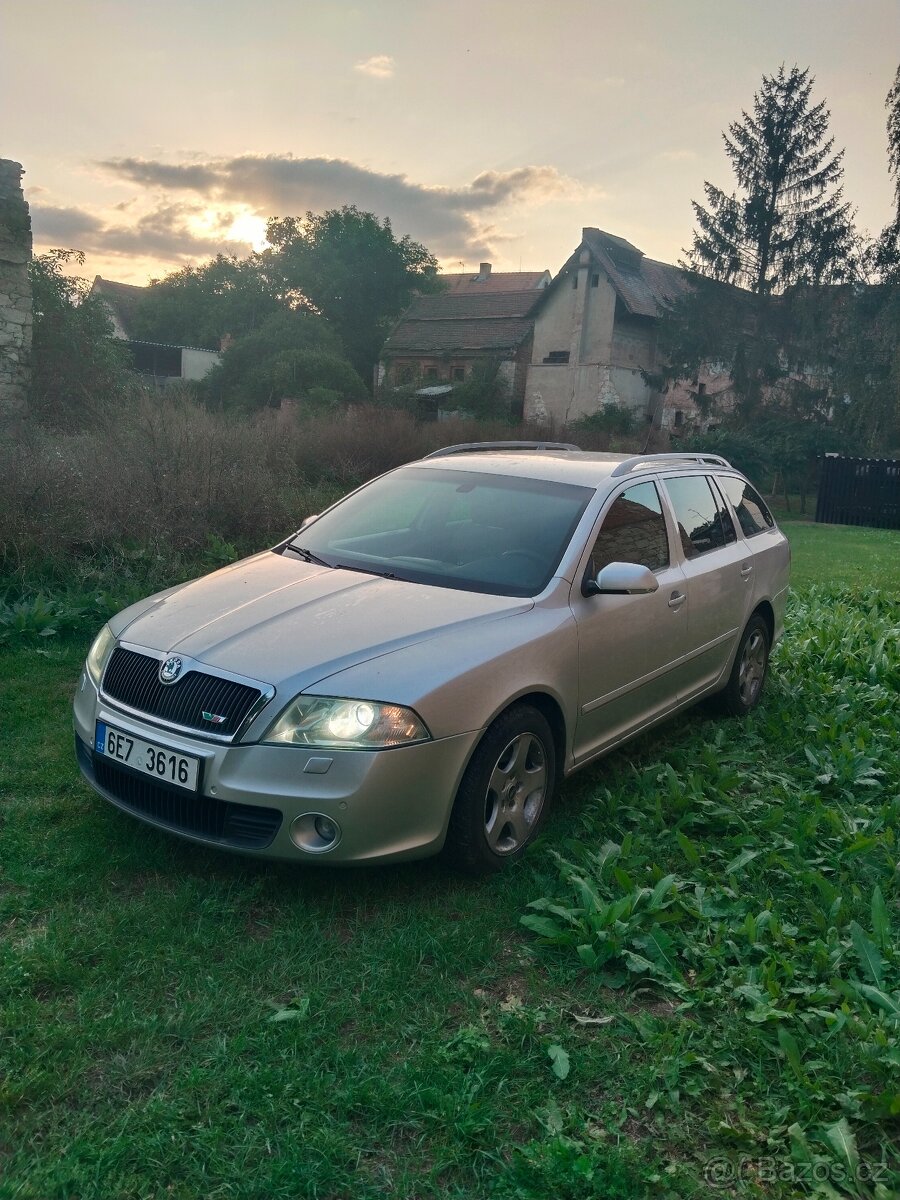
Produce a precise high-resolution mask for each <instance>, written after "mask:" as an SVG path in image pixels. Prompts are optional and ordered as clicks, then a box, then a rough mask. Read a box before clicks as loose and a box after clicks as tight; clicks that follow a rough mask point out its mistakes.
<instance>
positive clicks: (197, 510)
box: [0, 389, 548, 573]
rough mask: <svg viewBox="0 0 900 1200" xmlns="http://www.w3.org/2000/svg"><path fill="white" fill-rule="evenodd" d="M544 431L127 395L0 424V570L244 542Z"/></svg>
mask: <svg viewBox="0 0 900 1200" xmlns="http://www.w3.org/2000/svg"><path fill="white" fill-rule="evenodd" d="M546 436H548V434H547V431H546V430H543V429H540V428H536V427H528V426H517V427H515V428H512V427H510V426H508V425H502V424H497V425H490V424H484V423H478V422H474V421H440V422H431V423H417V422H416V421H415V419H414V418H413V417H412V416H411V415H409V414H408V413H404V412H400V411H397V410H394V409H389V408H376V407H360V408H355V409H350V410H348V411H347V412H345V413H342V414H340V415H337V416H332V415H319V416H310V417H304V416H303V415H301V414H299V413H297V412H290V411H288V412H275V411H266V412H263V413H260V414H257V415H255V416H250V417H248V416H238V415H223V414H221V413H214V412H210V411H209V410H207V409H205V408H203V407H202V406H201V405H199V404H198V403H196V401H195V400H194V399H193V398H192V397H191V395H190V394H189V393H187V392H178V391H172V392H166V393H164V394H156V393H153V394H148V393H147V392H145V391H143V390H142V389H136V390H135V391H134V392H133V393H132V394H131V395H130V396H129V398H128V400H127V402H126V403H125V404H124V405H122V406H121V407H118V408H116V409H110V410H107V411H105V412H104V414H103V415H102V416H101V417H100V419H99V420H98V422H97V423H96V424H94V425H93V426H92V427H91V428H90V429H87V430H82V431H79V432H75V433H60V432H58V431H52V430H48V429H45V428H43V427H41V426H40V425H37V424H25V425H23V426H20V427H19V428H18V429H17V430H15V431H12V430H7V431H6V432H5V433H3V432H0V556H2V561H3V564H4V567H5V569H6V571H7V573H8V572H10V571H15V570H21V569H23V568H25V567H27V565H28V564H29V563H34V562H40V561H44V560H47V559H51V558H52V559H60V558H69V559H71V560H72V561H73V569H75V568H74V559H76V558H77V559H80V560H82V561H83V560H85V559H87V558H90V556H91V555H97V554H102V556H104V557H105V559H106V560H107V561H114V560H115V556H116V554H117V553H119V552H121V551H122V550H123V548H124V549H127V550H128V551H129V552H143V551H146V552H148V553H153V554H167V553H173V552H177V553H185V554H192V553H197V552H200V551H202V550H203V549H204V548H205V547H207V546H208V545H209V543H210V540H211V539H214V540H216V539H217V540H219V541H225V542H229V543H234V544H236V545H237V546H238V547H239V548H240V549H241V550H250V549H252V548H254V547H260V546H264V545H267V544H271V542H272V541H274V540H276V539H277V538H279V537H281V536H283V535H284V534H286V533H288V532H290V531H291V530H292V529H295V528H296V527H297V526H298V525H299V523H300V521H301V520H302V518H303V517H304V516H306V515H308V514H309V513H311V512H317V511H320V510H321V509H322V508H323V507H325V506H326V505H327V504H329V503H331V502H332V501H333V500H335V499H336V498H337V497H338V496H339V495H340V494H341V493H342V492H345V491H348V490H349V489H351V488H353V487H355V486H357V485H358V484H360V483H363V482H365V480H367V479H370V478H372V477H373V476H375V475H378V474H381V473H382V472H383V471H387V470H390V469H391V468H392V467H396V466H399V465H400V464H401V463H404V462H409V461H411V460H414V459H417V458H420V457H421V456H422V455H423V454H427V453H428V452H429V451H430V450H434V449H437V448H438V447H439V446H444V445H448V444H450V443H456V442H470V441H486V440H510V439H518V438H540V437H546Z"/></svg>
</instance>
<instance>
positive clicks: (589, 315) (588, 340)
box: [580, 266, 616, 363]
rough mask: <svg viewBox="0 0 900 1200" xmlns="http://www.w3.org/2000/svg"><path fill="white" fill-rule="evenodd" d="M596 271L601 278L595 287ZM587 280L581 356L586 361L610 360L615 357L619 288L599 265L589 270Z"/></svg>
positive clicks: (600, 361)
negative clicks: (613, 339)
mask: <svg viewBox="0 0 900 1200" xmlns="http://www.w3.org/2000/svg"><path fill="white" fill-rule="evenodd" d="M594 275H599V276H600V279H599V281H598V283H597V286H596V287H591V279H592V277H593V276H594ZM586 283H587V290H586V292H585V303H584V328H583V332H582V337H581V355H580V358H581V361H582V362H588V363H608V362H610V361H611V358H610V355H611V343H612V337H613V322H614V320H615V314H616V292H615V289H614V288H613V286H612V284H611V283H610V282H609V279H608V278H607V277H606V275H605V274H604V273H603V271H601V270H600V269H599V268H598V267H595V266H592V267H591V268H590V270H589V271H588V274H587V279H586Z"/></svg>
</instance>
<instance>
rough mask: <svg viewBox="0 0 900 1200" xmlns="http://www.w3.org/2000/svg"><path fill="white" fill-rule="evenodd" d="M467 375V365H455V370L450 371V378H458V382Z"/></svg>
mask: <svg viewBox="0 0 900 1200" xmlns="http://www.w3.org/2000/svg"><path fill="white" fill-rule="evenodd" d="M465 377H466V368H465V367H454V368H453V370H452V371H451V372H450V378H451V379H453V380H456V381H457V382H458V381H460V380H462V379H465Z"/></svg>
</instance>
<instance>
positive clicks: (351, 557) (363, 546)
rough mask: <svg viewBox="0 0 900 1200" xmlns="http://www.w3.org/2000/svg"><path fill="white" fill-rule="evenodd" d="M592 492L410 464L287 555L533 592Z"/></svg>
mask: <svg viewBox="0 0 900 1200" xmlns="http://www.w3.org/2000/svg"><path fill="white" fill-rule="evenodd" d="M592 494H593V490H592V489H591V488H586V487H575V486H573V485H571V484H566V483H550V482H547V481H546V480H542V479H521V478H517V477H514V476H509V475H488V474H482V473H481V472H477V471H452V470H438V469H434V468H428V467H404V468H402V469H401V470H399V471H393V472H392V473H391V474H390V475H385V476H383V477H382V478H381V479H376V480H375V481H374V482H373V483H371V484H369V485H368V486H367V487H364V488H362V489H361V490H360V491H358V492H356V493H355V494H354V495H352V496H348V497H347V499H346V500H343V501H341V502H340V503H339V504H338V505H337V506H336V507H335V508H333V509H332V510H331V511H330V512H327V513H325V514H324V516H322V517H319V518H318V519H317V520H315V521H313V522H312V524H311V525H310V526H309V527H308V528H307V529H304V530H302V531H301V532H300V533H298V534H297V535H296V537H294V538H293V539H292V540H291V542H290V543H288V546H287V547H286V549H288V550H294V551H295V552H296V553H298V554H303V555H304V556H306V557H309V558H311V559H319V560H321V561H323V562H325V563H327V564H328V565H329V566H333V567H346V568H349V569H351V570H358V571H368V572H371V573H372V574H380V575H387V576H389V577H391V578H395V579H406V580H411V581H415V582H417V583H430V584H437V585H438V586H440V587H454V588H462V589H464V590H467V591H478V592H490V593H492V594H493V595H498V596H534V595H537V593H538V592H541V591H543V589H544V588H545V587H546V586H547V584H548V583H549V582H550V579H551V578H552V577H553V572H554V571H555V570H556V566H557V564H558V563H559V560H560V558H561V556H562V553H563V550H564V549H565V548H566V546H567V545H568V543H569V540H570V538H571V536H572V534H573V532H574V531H575V527H576V525H577V524H578V521H579V519H580V518H581V514H582V513H583V512H584V510H585V507H586V505H587V502H588V500H589V499H590V498H591V496H592Z"/></svg>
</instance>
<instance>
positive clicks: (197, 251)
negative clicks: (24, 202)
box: [31, 203, 248, 263]
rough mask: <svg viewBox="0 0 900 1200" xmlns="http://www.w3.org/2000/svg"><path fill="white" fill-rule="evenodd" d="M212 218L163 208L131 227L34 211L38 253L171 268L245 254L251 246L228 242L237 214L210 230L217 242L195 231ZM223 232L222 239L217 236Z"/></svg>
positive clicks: (194, 208) (77, 212) (191, 207)
mask: <svg viewBox="0 0 900 1200" xmlns="http://www.w3.org/2000/svg"><path fill="white" fill-rule="evenodd" d="M201 215H206V206H205V205H195V204H165V203H162V204H157V205H156V206H154V207H153V208H151V209H149V210H148V211H146V212H144V213H143V214H142V215H141V216H139V217H138V218H137V219H136V220H135V221H134V222H133V223H132V224H130V225H121V224H118V223H116V222H109V221H105V220H103V219H102V218H101V217H99V216H97V215H96V214H95V213H89V212H86V211H85V210H84V209H82V208H60V207H51V206H46V207H41V206H39V205H32V206H31V226H32V231H33V234H34V241H35V244H36V245H37V246H38V247H44V248H47V247H51V246H52V247H61V248H65V249H75V250H82V251H85V252H90V253H98V254H108V255H121V256H124V257H128V258H132V257H135V256H146V257H150V258H157V259H160V260H161V261H162V262H167V263H185V262H190V261H191V260H192V259H195V258H206V257H209V256H211V255H214V254H245V253H246V252H247V248H248V245H247V243H245V242H239V241H234V240H230V241H229V240H226V239H225V238H224V236H223V235H224V233H225V232H226V231H227V230H229V229H230V228H231V226H232V224H233V222H234V214H233V213H228V212H223V213H220V214H216V216H215V219H214V220H213V221H212V222H210V221H209V220H208V219H207V221H206V225H207V226H208V225H210V224H211V225H212V230H211V231H210V232H211V236H210V234H206V233H198V232H197V231H196V229H192V228H191V222H192V221H193V222H194V223H196V222H197V220H198V218H199V217H200V216H201ZM219 231H221V233H220V236H216V233H217V232H219Z"/></svg>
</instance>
